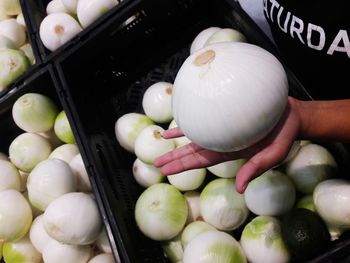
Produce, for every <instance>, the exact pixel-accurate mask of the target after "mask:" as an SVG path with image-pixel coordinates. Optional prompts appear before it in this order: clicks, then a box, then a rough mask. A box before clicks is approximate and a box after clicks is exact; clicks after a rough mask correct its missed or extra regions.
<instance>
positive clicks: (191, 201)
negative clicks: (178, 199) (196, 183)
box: [184, 191, 202, 224]
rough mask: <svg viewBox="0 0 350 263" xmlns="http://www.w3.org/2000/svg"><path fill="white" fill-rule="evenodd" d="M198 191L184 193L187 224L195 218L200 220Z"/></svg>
mask: <svg viewBox="0 0 350 263" xmlns="http://www.w3.org/2000/svg"><path fill="white" fill-rule="evenodd" d="M199 196H200V193H199V192H196V191H188V192H185V193H184V197H185V198H186V202H187V207H188V216H187V221H186V224H189V223H191V222H193V221H196V220H202V214H201V211H200V200H199Z"/></svg>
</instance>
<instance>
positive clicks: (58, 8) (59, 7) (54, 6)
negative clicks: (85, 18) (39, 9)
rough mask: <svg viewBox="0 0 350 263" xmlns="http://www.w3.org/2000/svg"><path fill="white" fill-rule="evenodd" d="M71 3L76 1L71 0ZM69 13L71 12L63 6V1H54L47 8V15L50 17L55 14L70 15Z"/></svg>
mask: <svg viewBox="0 0 350 263" xmlns="http://www.w3.org/2000/svg"><path fill="white" fill-rule="evenodd" d="M67 2H68V1H67ZM69 2H74V1H72V0H70V1H69ZM68 12H69V11H68V9H67V8H66V7H65V6H64V5H63V3H62V1H61V0H52V1H50V2H49V3H48V4H47V6H46V13H47V14H48V15H49V14H53V13H68Z"/></svg>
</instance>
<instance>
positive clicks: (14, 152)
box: [9, 133, 52, 173]
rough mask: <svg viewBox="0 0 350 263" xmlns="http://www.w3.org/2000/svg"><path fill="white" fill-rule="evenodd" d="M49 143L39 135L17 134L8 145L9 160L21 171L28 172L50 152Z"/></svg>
mask: <svg viewBox="0 0 350 263" xmlns="http://www.w3.org/2000/svg"><path fill="white" fill-rule="evenodd" d="M51 150H52V148H51V145H50V143H49V142H48V141H47V140H46V139H45V138H43V137H42V136H40V135H37V134H34V133H22V134H20V135H19V136H17V137H16V138H15V139H14V140H13V141H12V143H11V144H10V147H9V155H10V160H11V162H12V163H13V164H14V165H15V166H16V167H17V168H18V169H20V170H21V171H23V172H27V173H28V172H30V171H32V169H33V168H34V167H35V166H36V165H37V164H38V163H40V162H41V161H43V160H45V159H47V158H48V157H49V155H50V153H51Z"/></svg>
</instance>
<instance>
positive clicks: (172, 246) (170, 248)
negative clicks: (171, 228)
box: [162, 233, 184, 263]
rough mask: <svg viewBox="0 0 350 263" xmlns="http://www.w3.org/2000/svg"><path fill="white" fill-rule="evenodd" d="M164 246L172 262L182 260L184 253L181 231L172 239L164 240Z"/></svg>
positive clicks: (175, 262)
mask: <svg viewBox="0 0 350 263" xmlns="http://www.w3.org/2000/svg"><path fill="white" fill-rule="evenodd" d="M162 248H163V251H164V254H165V256H166V257H167V258H168V259H169V260H170V262H174V263H177V262H181V260H182V256H183V253H184V251H183V248H182V244H181V233H180V234H178V235H177V236H176V237H174V238H172V239H170V240H167V241H163V242H162Z"/></svg>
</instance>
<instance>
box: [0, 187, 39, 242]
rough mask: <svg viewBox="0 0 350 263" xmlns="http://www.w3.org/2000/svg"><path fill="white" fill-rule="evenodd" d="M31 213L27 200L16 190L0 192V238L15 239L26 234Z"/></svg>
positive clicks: (31, 218)
mask: <svg viewBox="0 0 350 263" xmlns="http://www.w3.org/2000/svg"><path fill="white" fill-rule="evenodd" d="M32 220H33V215H32V210H31V208H30V205H29V203H28V201H27V200H26V199H25V198H24V197H23V195H22V194H21V193H19V192H18V191H16V190H12V189H10V190H4V191H1V192H0V240H1V241H15V240H18V239H20V238H22V237H24V236H25V235H26V233H27V232H28V230H29V228H30V225H31V224H32Z"/></svg>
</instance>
